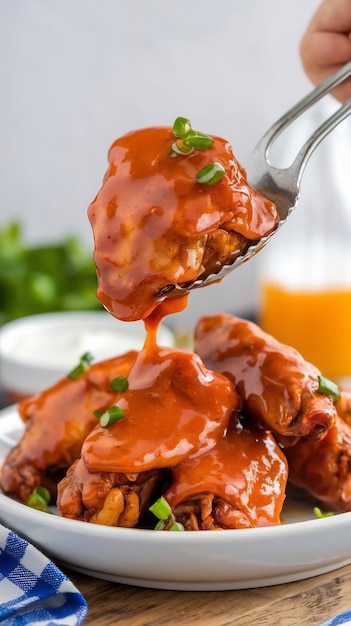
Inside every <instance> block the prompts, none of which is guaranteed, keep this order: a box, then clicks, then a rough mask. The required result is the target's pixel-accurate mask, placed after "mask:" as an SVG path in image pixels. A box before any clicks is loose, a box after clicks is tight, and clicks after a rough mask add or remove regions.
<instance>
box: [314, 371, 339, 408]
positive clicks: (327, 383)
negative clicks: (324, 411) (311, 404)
mask: <svg viewBox="0 0 351 626" xmlns="http://www.w3.org/2000/svg"><path fill="white" fill-rule="evenodd" d="M317 391H319V393H325V394H326V395H328V396H331V397H332V398H333V401H334V402H337V401H338V400H339V397H340V390H339V387H338V385H337V384H336V383H334V382H333V381H332V380H329V379H328V378H325V377H324V376H318V389H317Z"/></svg>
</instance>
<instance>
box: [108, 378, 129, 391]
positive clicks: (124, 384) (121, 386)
mask: <svg viewBox="0 0 351 626" xmlns="http://www.w3.org/2000/svg"><path fill="white" fill-rule="evenodd" d="M128 387H129V382H128V378H126V377H125V376H118V377H117V378H114V379H113V380H111V388H112V389H113V391H120V392H122V391H127V389H128Z"/></svg>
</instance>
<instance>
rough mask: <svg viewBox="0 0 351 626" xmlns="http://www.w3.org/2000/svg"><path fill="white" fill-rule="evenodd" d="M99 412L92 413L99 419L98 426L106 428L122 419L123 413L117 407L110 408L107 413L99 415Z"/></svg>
mask: <svg viewBox="0 0 351 626" xmlns="http://www.w3.org/2000/svg"><path fill="white" fill-rule="evenodd" d="M98 413H100V411H94V415H95V416H96V417H98V418H99V420H100V426H102V427H103V428H106V426H111V424H114V422H118V421H119V420H122V419H123V418H124V412H123V410H122V409H121V408H120V407H119V406H111V407H110V408H109V409H107V411H105V412H104V413H101V415H99V414H98Z"/></svg>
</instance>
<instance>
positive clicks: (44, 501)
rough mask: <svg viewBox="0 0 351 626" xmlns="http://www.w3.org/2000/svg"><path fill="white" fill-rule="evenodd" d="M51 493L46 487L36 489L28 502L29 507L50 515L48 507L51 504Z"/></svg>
mask: <svg viewBox="0 0 351 626" xmlns="http://www.w3.org/2000/svg"><path fill="white" fill-rule="evenodd" d="M50 500H51V496H50V492H49V491H48V490H47V489H46V488H45V487H36V488H35V489H34V491H33V493H32V494H31V495H30V496H29V498H28V500H27V506H30V507H31V508H32V509H37V511H44V513H50V511H49V508H48V505H49V504H50Z"/></svg>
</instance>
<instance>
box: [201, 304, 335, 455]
mask: <svg viewBox="0 0 351 626" xmlns="http://www.w3.org/2000/svg"><path fill="white" fill-rule="evenodd" d="M195 351H196V352H197V353H198V354H199V355H200V356H201V358H202V359H203V361H204V363H205V364H206V366H207V367H209V368H213V369H215V370H216V371H219V372H222V373H223V374H225V375H226V376H228V378H229V379H230V380H231V381H232V382H233V384H234V386H235V388H236V390H237V392H238V393H239V395H240V397H241V399H242V403H243V410H244V412H245V413H246V414H247V415H249V416H250V418H251V419H253V420H254V421H255V422H256V424H257V425H259V426H261V427H262V428H264V429H269V430H271V431H272V432H274V433H275V434H276V435H277V436H279V438H280V439H281V440H282V441H284V443H285V445H288V444H289V442H290V443H295V441H296V440H297V438H299V437H303V436H310V437H321V436H322V435H323V434H324V433H325V432H326V431H327V430H328V429H329V428H330V427H331V426H332V425H333V423H334V422H335V418H336V409H335V406H334V404H333V399H332V397H331V396H329V395H325V394H323V393H319V392H318V388H319V382H318V376H319V375H320V372H319V370H318V369H317V368H316V367H314V366H313V365H312V364H311V363H308V362H307V361H305V360H304V359H303V357H302V356H301V355H300V354H299V353H298V352H297V351H296V350H294V348H291V347H290V346H286V345H284V344H281V343H279V342H278V341H277V340H276V339H274V338H273V337H271V336H270V335H268V334H267V333H265V332H263V331H262V330H261V329H260V328H259V327H258V326H256V324H254V323H252V322H249V321H246V320H243V319H240V318H237V317H234V316H231V315H226V314H221V315H214V316H211V317H203V318H202V319H201V320H200V321H199V323H198V325H197V327H196V330H195ZM283 438H284V439H283Z"/></svg>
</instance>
